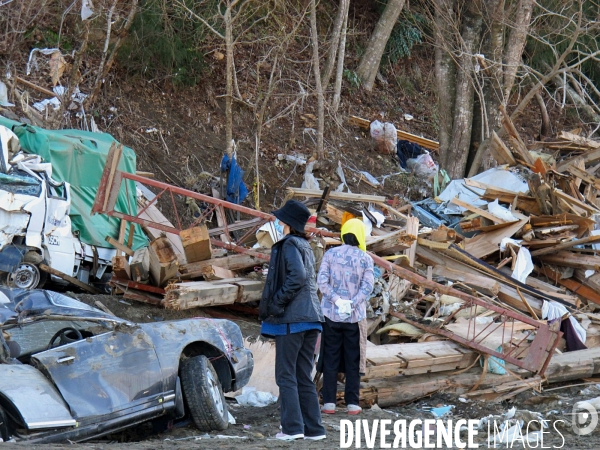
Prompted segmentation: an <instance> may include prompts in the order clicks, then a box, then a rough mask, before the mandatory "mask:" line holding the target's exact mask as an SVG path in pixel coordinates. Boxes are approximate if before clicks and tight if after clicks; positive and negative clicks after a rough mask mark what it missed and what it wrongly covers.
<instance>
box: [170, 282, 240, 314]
mask: <svg viewBox="0 0 600 450" xmlns="http://www.w3.org/2000/svg"><path fill="white" fill-rule="evenodd" d="M238 289H239V288H238V286H236V285H235V284H228V283H219V284H213V283H210V282H207V281H193V282H189V283H173V284H170V285H169V286H167V287H166V289H165V291H166V294H165V299H164V302H163V304H164V306H165V308H170V309H191V308H199V307H206V306H216V305H231V304H233V303H235V301H236V300H237V298H238Z"/></svg>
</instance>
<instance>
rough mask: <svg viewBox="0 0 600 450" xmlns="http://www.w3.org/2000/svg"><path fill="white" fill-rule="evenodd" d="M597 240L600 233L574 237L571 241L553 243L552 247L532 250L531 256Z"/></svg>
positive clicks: (599, 237) (555, 251)
mask: <svg viewBox="0 0 600 450" xmlns="http://www.w3.org/2000/svg"><path fill="white" fill-rule="evenodd" d="M596 241H600V234H599V235H596V236H588V237H586V238H583V239H573V240H572V241H569V242H563V243H561V244H558V245H553V246H551V247H546V248H541V249H539V250H534V251H532V252H531V256H542V255H549V254H550V253H558V252H559V251H561V250H565V249H568V248H571V247H574V246H576V245H583V244H589V243H591V242H596Z"/></svg>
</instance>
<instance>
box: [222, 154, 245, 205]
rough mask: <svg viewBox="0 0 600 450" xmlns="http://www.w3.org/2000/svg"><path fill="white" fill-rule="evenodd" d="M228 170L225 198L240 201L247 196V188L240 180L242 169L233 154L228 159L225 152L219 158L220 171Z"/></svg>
mask: <svg viewBox="0 0 600 450" xmlns="http://www.w3.org/2000/svg"><path fill="white" fill-rule="evenodd" d="M228 170H229V177H228V178H227V195H226V197H225V199H226V200H227V201H228V202H231V203H237V204H238V205H239V204H240V203H242V202H243V201H244V200H245V199H246V197H247V196H248V188H247V187H246V185H245V184H244V181H243V180H242V179H243V178H244V171H243V170H242V168H241V167H240V166H239V165H238V163H237V161H236V159H235V156H233V157H232V158H231V160H230V159H229V156H227V153H225V154H224V155H223V159H222V160H221V172H226V171H228Z"/></svg>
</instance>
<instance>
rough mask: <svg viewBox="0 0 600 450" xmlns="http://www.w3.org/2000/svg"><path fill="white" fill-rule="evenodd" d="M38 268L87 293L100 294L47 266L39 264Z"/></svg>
mask: <svg viewBox="0 0 600 450" xmlns="http://www.w3.org/2000/svg"><path fill="white" fill-rule="evenodd" d="M39 268H40V269H41V270H43V271H44V272H48V273H49V274H51V275H54V276H56V277H59V278H62V279H63V280H65V281H68V282H69V283H71V284H74V285H75V286H77V287H79V288H81V289H83V290H84V291H88V292H89V293H91V294H100V291H99V290H98V289H96V288H95V287H93V286H90V285H89V284H86V283H83V282H81V281H79V280H78V279H77V278H73V277H72V276H69V275H67V274H66V273H63V272H61V271H60V270H56V269H54V268H52V267H49V266H47V265H46V264H40V265H39Z"/></svg>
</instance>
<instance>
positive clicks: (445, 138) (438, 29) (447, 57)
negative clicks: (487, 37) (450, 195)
mask: <svg viewBox="0 0 600 450" xmlns="http://www.w3.org/2000/svg"><path fill="white" fill-rule="evenodd" d="M455 7H456V3H455V0H436V7H435V42H436V47H435V81H436V86H437V92H438V120H439V128H440V130H439V136H438V139H439V142H440V165H441V166H442V167H446V157H447V155H448V148H449V147H450V140H451V137H452V125H453V124H454V99H455V97H456V65H455V64H454V60H453V59H452V55H451V54H450V52H449V49H451V48H452V46H453V42H454V39H453V35H452V25H453V24H454V22H455V15H456V14H455Z"/></svg>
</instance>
